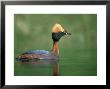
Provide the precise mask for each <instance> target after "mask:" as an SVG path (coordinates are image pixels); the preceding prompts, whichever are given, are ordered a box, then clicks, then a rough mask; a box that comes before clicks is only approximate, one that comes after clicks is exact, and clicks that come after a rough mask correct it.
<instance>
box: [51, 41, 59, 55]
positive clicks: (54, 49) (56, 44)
mask: <svg viewBox="0 0 110 89" xmlns="http://www.w3.org/2000/svg"><path fill="white" fill-rule="evenodd" d="M52 51H53V52H54V53H55V54H56V55H59V47H58V41H54V42H53V48H52Z"/></svg>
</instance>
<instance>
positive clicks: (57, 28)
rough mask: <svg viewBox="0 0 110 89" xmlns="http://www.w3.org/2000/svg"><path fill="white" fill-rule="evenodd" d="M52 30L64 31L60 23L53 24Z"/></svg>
mask: <svg viewBox="0 0 110 89" xmlns="http://www.w3.org/2000/svg"><path fill="white" fill-rule="evenodd" d="M52 32H64V29H63V27H62V26H61V25H60V24H55V25H54V26H53V28H52Z"/></svg>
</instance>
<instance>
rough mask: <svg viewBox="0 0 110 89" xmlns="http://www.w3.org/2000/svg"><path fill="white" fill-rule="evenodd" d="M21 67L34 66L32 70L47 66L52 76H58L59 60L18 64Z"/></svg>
mask: <svg viewBox="0 0 110 89" xmlns="http://www.w3.org/2000/svg"><path fill="white" fill-rule="evenodd" d="M20 64H21V65H22V66H34V68H35V67H36V68H39V67H41V68H46V67H48V66H49V65H51V67H52V72H53V76H59V60H55V59H53V60H52V59H51V60H46V59H42V60H36V61H29V62H26V61H25V62H20Z"/></svg>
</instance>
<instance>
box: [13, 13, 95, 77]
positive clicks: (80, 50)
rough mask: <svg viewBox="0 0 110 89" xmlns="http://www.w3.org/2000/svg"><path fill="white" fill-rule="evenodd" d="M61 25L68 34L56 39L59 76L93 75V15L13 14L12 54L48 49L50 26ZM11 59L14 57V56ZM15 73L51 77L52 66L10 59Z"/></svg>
mask: <svg viewBox="0 0 110 89" xmlns="http://www.w3.org/2000/svg"><path fill="white" fill-rule="evenodd" d="M55 23H59V24H61V25H62V27H63V28H64V29H66V30H67V31H68V32H70V33H71V34H72V35H71V36H64V37H62V38H61V39H60V41H59V48H60V59H59V60H60V61H59V65H60V75H61V76H96V75H97V15H96V14H15V15H14V54H15V57H17V56H18V55H19V54H21V53H23V52H25V51H28V50H37V49H40V50H51V49H52V46H53V41H52V39H51V38H52V37H51V34H52V33H51V30H52V26H53V25H54V24H55ZM14 59H15V58H14ZM14 75H15V76H51V75H52V67H51V65H50V64H48V65H45V66H35V65H29V64H22V63H20V62H17V61H16V60H15V61H14Z"/></svg>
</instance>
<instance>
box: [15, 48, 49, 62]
mask: <svg viewBox="0 0 110 89" xmlns="http://www.w3.org/2000/svg"><path fill="white" fill-rule="evenodd" d="M48 55H49V51H45V50H32V51H28V52H25V53H23V54H21V55H19V56H18V57H17V58H16V60H17V61H31V60H35V59H48Z"/></svg>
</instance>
